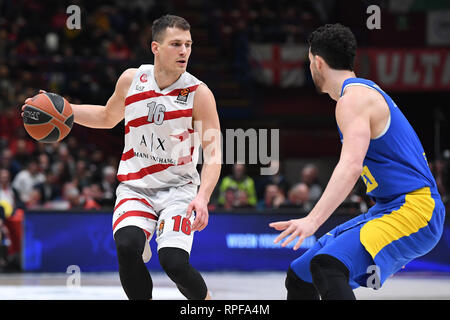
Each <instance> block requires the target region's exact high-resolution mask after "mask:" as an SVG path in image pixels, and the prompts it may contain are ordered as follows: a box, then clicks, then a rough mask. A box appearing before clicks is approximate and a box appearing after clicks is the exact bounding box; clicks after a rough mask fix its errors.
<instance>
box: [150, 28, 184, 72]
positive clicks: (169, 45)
mask: <svg viewBox="0 0 450 320" xmlns="http://www.w3.org/2000/svg"><path fill="white" fill-rule="evenodd" d="M154 43H156V50H154V51H153V53H154V54H155V58H157V59H158V62H159V63H160V64H161V66H162V68H163V69H164V70H167V71H169V72H179V73H183V72H184V71H186V68H187V64H188V60H189V56H190V55H191V50H192V39H191V33H190V32H189V31H188V30H181V29H178V28H167V29H166V31H165V32H164V35H163V40H162V42H156V41H154Z"/></svg>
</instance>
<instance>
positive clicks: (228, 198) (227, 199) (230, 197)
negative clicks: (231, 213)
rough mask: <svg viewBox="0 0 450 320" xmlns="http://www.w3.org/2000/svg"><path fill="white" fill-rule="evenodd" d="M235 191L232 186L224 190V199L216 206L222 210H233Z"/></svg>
mask: <svg viewBox="0 0 450 320" xmlns="http://www.w3.org/2000/svg"><path fill="white" fill-rule="evenodd" d="M236 191H237V189H234V188H232V187H229V188H227V189H226V190H225V192H224V201H223V203H222V204H220V205H219V206H218V207H219V208H220V209H224V210H233V209H234V208H235V203H236Z"/></svg>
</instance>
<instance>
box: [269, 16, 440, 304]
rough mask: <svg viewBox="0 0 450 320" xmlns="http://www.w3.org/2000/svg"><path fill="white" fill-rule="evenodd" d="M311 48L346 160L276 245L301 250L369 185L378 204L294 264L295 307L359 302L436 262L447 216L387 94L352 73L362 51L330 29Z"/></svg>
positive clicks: (345, 32)
mask: <svg viewBox="0 0 450 320" xmlns="http://www.w3.org/2000/svg"><path fill="white" fill-rule="evenodd" d="M308 42H309V45H310V48H309V60H310V69H311V74H312V78H313V80H314V83H315V86H316V88H317V90H318V91H319V92H321V93H327V94H328V95H329V96H330V97H331V98H332V99H333V100H335V101H337V104H336V112H335V113H336V121H337V125H338V131H339V134H340V136H341V141H342V149H341V154H340V159H339V162H338V164H337V165H336V168H335V169H334V171H333V173H332V175H331V178H330V180H329V182H328V185H327V187H326V189H325V190H324V192H323V194H322V197H321V198H320V199H319V201H318V202H317V204H316V206H315V207H314V208H313V209H312V210H311V212H310V213H309V214H308V215H307V216H306V217H304V218H301V219H292V220H290V221H280V222H274V223H271V224H270V226H271V227H273V228H275V229H276V230H278V231H282V232H281V233H280V234H279V235H278V237H277V238H276V239H275V243H279V242H281V241H282V240H283V239H284V241H282V242H281V245H282V246H283V247H284V246H286V245H287V244H288V243H290V242H292V241H293V240H294V239H296V237H299V239H298V241H297V242H296V244H295V245H294V250H297V249H298V248H299V247H300V245H301V243H302V241H303V240H304V239H305V238H306V237H308V236H311V235H313V234H314V233H315V232H316V231H317V229H318V228H319V227H320V226H321V225H322V224H323V223H324V222H325V221H326V220H327V219H328V218H329V217H330V215H331V214H332V213H333V211H335V210H336V208H338V206H339V205H340V204H341V203H342V202H343V201H344V199H345V198H346V197H347V195H348V194H349V193H350V191H351V190H352V189H353V186H354V185H355V183H356V182H357V179H358V178H359V176H361V177H362V179H363V181H364V182H365V184H366V186H367V194H368V195H369V196H370V197H372V198H373V200H374V201H375V203H376V204H375V205H374V206H372V207H371V208H370V209H369V211H368V212H367V213H364V214H361V215H359V216H357V217H356V218H354V219H352V220H350V221H347V222H345V223H344V224H342V225H339V226H337V227H336V228H334V229H333V230H331V231H330V232H328V233H326V234H325V235H323V236H322V237H321V238H320V239H319V240H318V241H317V243H316V244H315V245H314V246H313V247H312V248H311V249H309V250H308V251H306V252H305V253H304V254H303V255H302V256H300V257H299V258H298V259H296V260H294V261H293V262H292V263H291V265H290V267H289V269H288V272H287V277H286V281H285V284H286V288H287V299H288V300H289V299H319V298H322V299H355V295H354V293H353V289H355V288H357V287H359V286H365V287H372V288H374V289H377V288H379V287H380V286H381V285H382V284H383V283H384V281H385V280H386V279H387V278H388V277H389V276H390V275H392V274H394V273H395V272H397V271H398V270H400V269H401V268H402V266H405V265H406V264H407V263H408V262H410V261H411V260H413V259H415V258H417V257H420V256H422V255H424V254H426V253H427V252H429V251H430V250H431V249H432V248H433V247H434V246H435V245H436V243H437V242H438V240H439V239H440V237H441V234H442V229H443V222H444V216H445V209H444V206H443V204H442V201H441V197H440V195H439V193H438V190H437V187H436V182H435V179H434V177H433V175H432V174H431V172H430V169H429V167H428V163H427V159H426V157H425V152H424V149H423V147H422V145H421V143H420V141H419V138H418V137H417V135H416V133H415V132H414V129H413V128H412V127H411V125H410V124H409V122H408V120H407V119H406V118H405V117H404V115H403V114H402V112H401V110H400V109H399V107H398V106H397V105H396V104H395V103H394V101H393V100H392V99H391V98H390V97H389V96H388V95H387V94H386V93H385V92H384V91H383V90H382V89H381V88H380V87H379V86H377V85H376V84H375V83H374V82H372V81H370V80H366V79H361V78H357V77H356V75H355V73H354V72H353V61H354V58H355V54H356V41H355V38H354V35H353V34H352V32H351V31H350V29H348V28H347V27H344V26H342V25H340V24H334V25H330V24H328V25H325V26H322V27H320V28H318V29H317V30H316V31H314V32H313V33H312V34H311V35H310V37H309V39H308ZM285 238H286V239H285ZM373 276H375V278H374V277H373ZM377 280H378V282H377Z"/></svg>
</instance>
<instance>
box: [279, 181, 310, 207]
mask: <svg viewBox="0 0 450 320" xmlns="http://www.w3.org/2000/svg"><path fill="white" fill-rule="evenodd" d="M312 207H313V206H312V203H311V201H310V193H309V187H308V185H307V184H306V183H303V182H300V183H297V184H295V185H294V186H292V188H291V189H290V190H289V193H288V199H287V200H286V201H285V202H284V203H283V204H282V205H281V208H295V209H301V210H303V211H304V212H309V211H310V210H311V209H312Z"/></svg>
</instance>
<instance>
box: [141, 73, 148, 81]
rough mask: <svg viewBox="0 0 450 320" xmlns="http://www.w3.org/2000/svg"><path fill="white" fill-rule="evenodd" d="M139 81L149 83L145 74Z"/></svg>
mask: <svg viewBox="0 0 450 320" xmlns="http://www.w3.org/2000/svg"><path fill="white" fill-rule="evenodd" d="M139 80H141V82H147V74H146V73H143V74H142V75H141V77H140V78H139Z"/></svg>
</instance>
